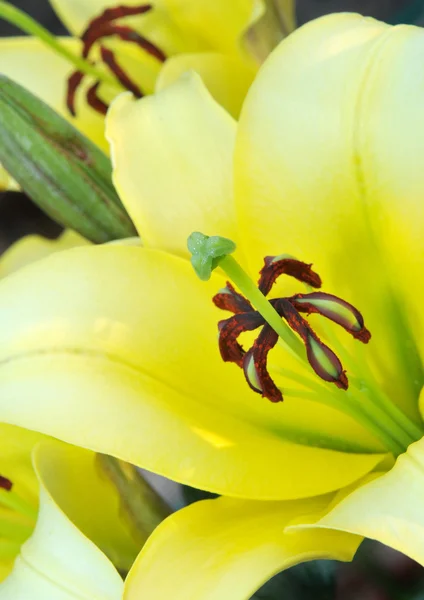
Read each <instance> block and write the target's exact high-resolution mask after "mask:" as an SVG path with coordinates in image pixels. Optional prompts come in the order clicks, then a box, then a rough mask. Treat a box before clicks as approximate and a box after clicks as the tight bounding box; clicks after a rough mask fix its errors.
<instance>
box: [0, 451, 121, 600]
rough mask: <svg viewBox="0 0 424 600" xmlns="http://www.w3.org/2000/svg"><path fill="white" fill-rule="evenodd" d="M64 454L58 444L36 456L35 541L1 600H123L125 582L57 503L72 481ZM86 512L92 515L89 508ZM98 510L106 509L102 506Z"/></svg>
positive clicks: (25, 549) (27, 545)
mask: <svg viewBox="0 0 424 600" xmlns="http://www.w3.org/2000/svg"><path fill="white" fill-rule="evenodd" d="M57 452H59V454H57ZM60 452H61V449H60V445H59V444H57V443H50V444H48V445H46V446H44V445H41V446H40V447H39V449H38V450H37V451H36V453H35V457H34V461H35V467H36V470H37V475H38V479H39V482H40V511H39V515H38V520H37V525H36V528H35V531H34V533H33V535H32V536H31V538H30V539H29V540H28V541H27V542H26V543H25V544H24V545H23V546H22V548H21V554H20V556H19V557H18V559H17V560H16V562H15V567H14V569H13V571H12V573H11V574H10V575H9V577H8V578H7V579H6V580H5V581H4V582H3V583H2V584H1V586H0V598H1V600H27V599H28V598H29V597H30V598H31V600H38V599H39V600H45V599H46V598H49V600H71V599H72V598H75V599H79V598H99V600H120V598H121V597H122V588H123V582H122V579H121V578H120V576H119V574H118V572H117V571H116V570H115V568H114V567H113V565H112V563H110V562H109V560H108V559H107V558H106V557H105V556H104V554H102V552H101V551H100V550H99V549H98V548H97V547H96V546H95V545H94V544H93V543H92V542H91V541H90V540H89V539H88V538H86V537H85V536H84V535H83V534H82V533H81V532H80V531H79V530H78V529H77V527H75V525H74V524H73V523H72V522H71V521H70V520H69V518H68V517H67V515H66V514H65V513H64V512H62V510H61V508H60V506H59V505H58V503H57V500H56V496H57V494H58V490H60V489H61V486H62V485H63V482H64V481H65V480H66V474H71V477H72V476H73V474H72V473H69V472H67V469H69V467H70V466H71V465H70V464H68V461H67V458H66V457H65V460H64V462H62V461H61V460H60V459H61V458H63V457H61V456H60ZM65 452H66V451H65ZM80 452H84V451H81V450H80ZM52 460H53V463H52ZM77 464H78V463H77ZM53 465H54V466H53ZM72 466H74V465H72ZM52 467H53V468H52ZM91 475H93V472H92V473H91ZM94 475H95V474H94ZM95 476H96V475H95ZM74 477H75V476H74ZM85 484H86V482H85V481H82V480H81V481H80V485H79V486H78V488H79V489H81V487H83V485H85ZM88 484H90V482H88ZM52 488H53V492H52V491H51V489H52ZM62 489H63V488H62ZM68 493H69V489H67V490H66V494H68ZM72 493H73V494H75V496H76V495H77V490H72ZM59 495H60V493H59ZM63 499H64V498H63V497H62V500H63ZM67 501H68V503H69V502H70V501H71V498H69V497H68V498H67ZM84 508H85V510H87V504H86V505H85V507H84ZM93 508H95V510H98V509H100V510H101V507H100V506H98V505H97V503H96V504H95V506H93ZM93 514H94V515H95V513H93ZM91 516H93V515H91ZM87 519H88V515H87Z"/></svg>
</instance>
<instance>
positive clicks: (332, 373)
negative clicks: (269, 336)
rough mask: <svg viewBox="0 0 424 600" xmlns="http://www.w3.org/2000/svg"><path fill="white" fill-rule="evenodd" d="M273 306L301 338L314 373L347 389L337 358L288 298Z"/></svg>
mask: <svg viewBox="0 0 424 600" xmlns="http://www.w3.org/2000/svg"><path fill="white" fill-rule="evenodd" d="M274 306H275V309H276V311H277V312H278V314H280V315H281V316H282V317H284V318H285V319H286V321H287V323H288V324H289V325H290V327H291V328H292V329H293V331H295V332H296V333H297V334H298V335H299V336H300V337H301V338H302V341H303V343H304V344H305V346H306V354H307V356H308V361H309V364H310V365H311V367H312V368H313V370H314V371H315V373H316V374H317V375H318V376H319V377H321V379H324V381H329V382H331V383H334V384H335V385H336V386H337V387H339V388H342V389H343V390H347V388H348V387H349V382H348V379H347V377H346V373H345V371H344V370H343V367H342V363H341V362H340V360H339V358H338V357H337V356H336V355H335V354H334V352H333V351H332V350H331V349H330V348H329V347H328V346H326V345H325V344H324V343H323V342H322V341H321V340H320V339H319V337H318V336H317V334H316V333H315V331H314V330H313V329H312V328H311V327H310V325H309V323H308V322H307V321H306V320H305V319H304V318H303V317H302V316H301V315H300V314H299V313H298V312H297V310H296V309H295V308H294V306H293V305H292V303H291V302H290V299H289V298H280V299H279V300H277V302H276V303H275V305H274Z"/></svg>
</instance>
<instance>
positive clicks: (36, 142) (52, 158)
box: [0, 75, 136, 243]
mask: <svg viewBox="0 0 424 600" xmlns="http://www.w3.org/2000/svg"><path fill="white" fill-rule="evenodd" d="M0 163H2V164H3V166H4V167H5V169H6V170H7V171H8V172H9V173H10V175H11V176H12V177H13V178H14V179H15V180H16V181H17V182H18V183H19V185H20V186H21V187H22V189H23V190H24V191H25V192H26V193H27V194H28V196H30V197H31V198H32V200H33V201H34V202H35V203H36V204H38V206H40V208H41V209H43V210H44V211H45V212H46V213H47V214H48V215H49V216H50V217H52V218H53V219H54V220H56V221H57V222H58V223H60V224H61V225H64V226H65V227H69V228H71V229H74V230H75V231H77V232H78V233H80V234H81V235H83V236H84V237H86V238H87V239H89V240H91V241H93V242H97V243H101V242H107V241H110V240H114V239H120V238H126V237H132V236H134V235H136V232H135V229H134V226H133V224H132V222H131V220H130V218H129V216H128V214H127V213H126V211H125V209H124V207H123V205H122V204H121V201H120V200H119V197H118V196H117V194H116V192H115V189H114V187H113V184H112V180H111V173H112V166H111V163H110V160H109V159H108V157H107V156H106V155H105V154H104V153H103V152H102V151H101V150H100V149H99V148H98V147H97V146H96V145H95V144H93V143H92V142H91V141H90V140H88V139H87V138H86V137H85V136H84V135H82V134H81V133H80V132H79V131H78V130H77V129H75V127H73V126H72V125H71V124H70V123H69V122H68V121H66V120H65V119H64V118H63V117H61V116H60V115H58V114H57V113H55V111H54V110H53V109H51V108H50V107H49V106H47V104H45V103H44V102H42V101H41V100H39V99H38V98H37V97H36V96H34V95H33V94H31V93H30V92H28V91H27V90H25V89H24V88H23V87H21V86H20V85H18V84H17V83H15V82H13V81H11V80H10V79H8V78H7V77H5V76H3V75H0Z"/></svg>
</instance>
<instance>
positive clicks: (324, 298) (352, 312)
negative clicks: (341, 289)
mask: <svg viewBox="0 0 424 600" xmlns="http://www.w3.org/2000/svg"><path fill="white" fill-rule="evenodd" d="M289 300H290V302H291V304H293V306H294V307H295V308H296V310H298V311H299V312H306V313H308V314H311V313H317V314H320V315H322V316H323V317H326V318H327V319H330V321H333V322H334V323H337V324H338V325H341V326H342V327H343V329H345V330H346V331H347V332H348V333H350V334H351V335H353V337H354V338H356V339H357V340H359V341H361V342H363V343H364V344H367V343H368V342H369V341H370V339H371V333H370V332H369V331H368V329H367V328H366V327H365V325H364V318H363V316H362V315H361V313H360V312H359V310H357V309H356V308H355V307H354V306H352V304H349V302H346V301H345V300H342V299H341V298H338V297H337V296H333V295H332V294H324V293H323V292H312V293H311V294H296V296H292V297H291V298H289Z"/></svg>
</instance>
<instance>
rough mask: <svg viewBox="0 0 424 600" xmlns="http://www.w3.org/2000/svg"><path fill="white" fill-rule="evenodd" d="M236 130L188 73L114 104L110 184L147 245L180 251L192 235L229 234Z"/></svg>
mask: <svg viewBox="0 0 424 600" xmlns="http://www.w3.org/2000/svg"><path fill="white" fill-rule="evenodd" d="M235 127H236V125H235V122H234V121H233V120H232V119H231V117H230V116H229V115H228V114H227V113H226V112H225V111H224V110H223V109H222V108H221V107H220V106H218V104H216V102H215V101H214V100H213V99H212V98H211V96H210V95H209V94H208V92H207V91H206V90H205V88H204V86H203V84H202V83H201V81H200V78H199V77H198V76H197V75H195V74H188V75H187V76H184V77H182V78H181V79H180V80H179V81H178V82H176V83H175V84H174V85H172V86H170V87H168V88H167V89H165V90H163V91H162V92H160V93H158V94H156V95H154V96H150V97H148V98H142V99H141V100H137V101H135V100H134V99H133V97H132V96H131V95H129V94H123V95H122V96H120V97H119V98H118V99H117V100H116V101H115V102H114V104H113V106H112V108H111V110H110V111H109V114H108V119H107V136H108V138H109V140H110V142H111V147H112V154H113V163H114V183H115V185H116V188H117V190H118V193H119V194H120V196H121V199H122V201H123V203H124V205H125V207H126V209H127V211H128V213H129V214H130V216H131V218H132V219H133V221H134V223H135V225H136V227H137V229H138V232H139V234H140V237H141V238H142V240H143V242H144V243H145V244H146V245H148V246H153V247H156V248H161V249H165V250H169V251H171V252H174V253H176V254H187V237H188V236H189V235H190V233H192V232H193V231H202V232H203V233H206V234H209V235H214V234H219V235H223V236H226V237H229V238H232V239H234V238H235V237H236V231H235V221H234V207H233V196H232V153H233V144H234V136H235Z"/></svg>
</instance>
